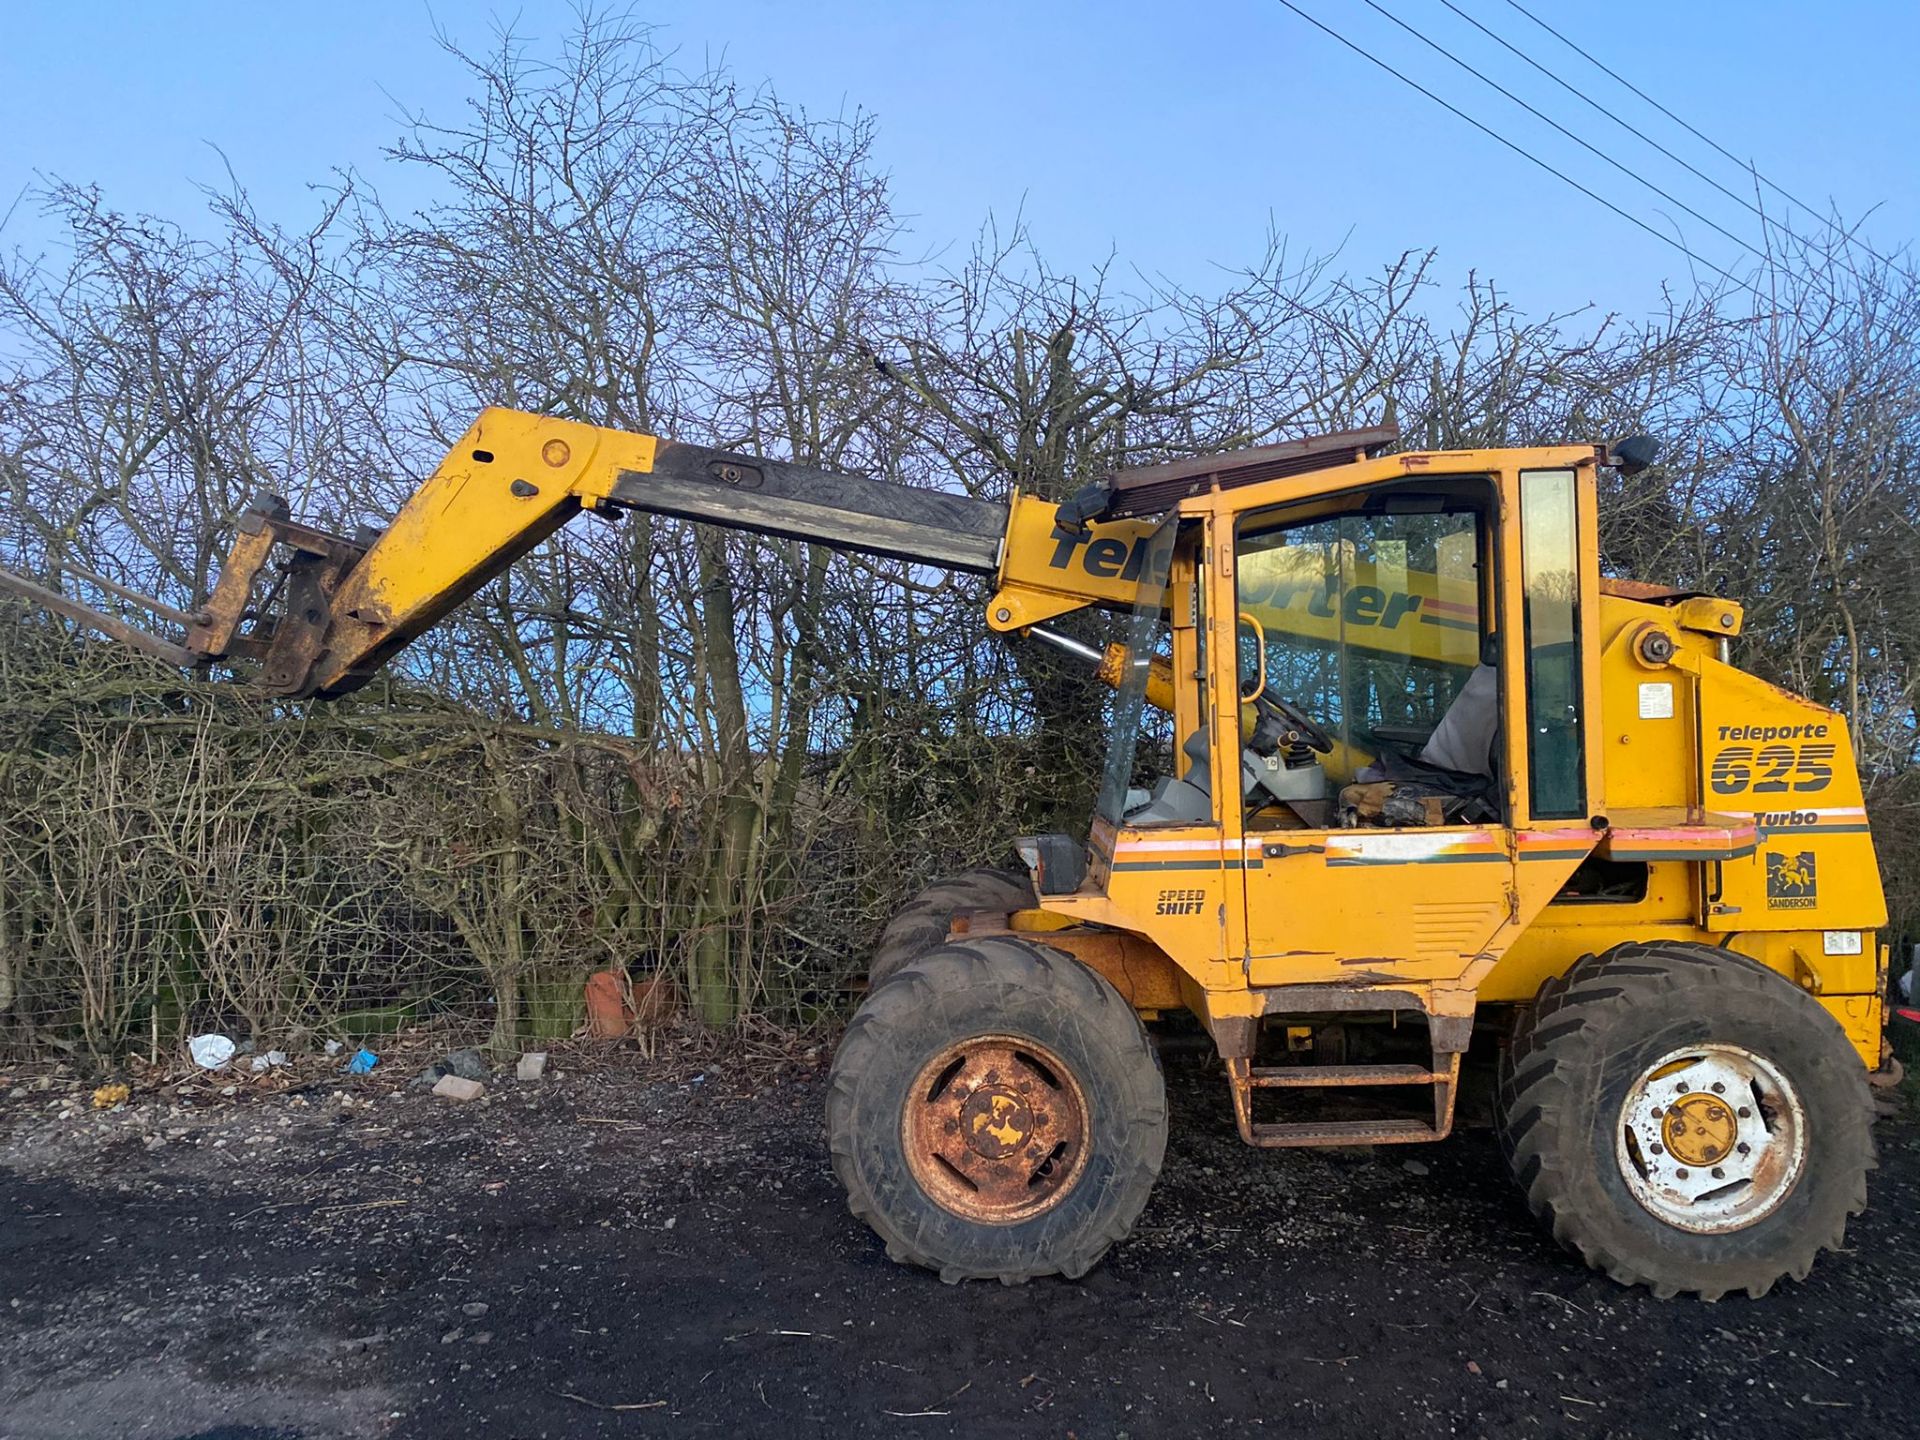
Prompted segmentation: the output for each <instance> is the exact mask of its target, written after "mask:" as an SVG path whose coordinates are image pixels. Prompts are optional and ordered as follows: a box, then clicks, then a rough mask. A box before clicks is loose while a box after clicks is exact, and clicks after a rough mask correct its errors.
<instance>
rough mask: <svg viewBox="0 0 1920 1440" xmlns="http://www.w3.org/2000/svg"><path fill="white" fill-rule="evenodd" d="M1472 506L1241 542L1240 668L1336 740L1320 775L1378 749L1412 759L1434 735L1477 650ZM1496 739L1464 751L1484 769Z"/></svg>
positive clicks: (1340, 777) (1354, 518) (1289, 530)
mask: <svg viewBox="0 0 1920 1440" xmlns="http://www.w3.org/2000/svg"><path fill="white" fill-rule="evenodd" d="M1481 530H1482V526H1481V521H1480V516H1479V513H1478V512H1477V511H1473V510H1467V509H1454V510H1437V509H1435V508H1433V507H1432V506H1431V504H1429V505H1428V506H1427V508H1426V509H1425V510H1424V511H1422V512H1421V513H1392V512H1391V511H1387V512H1383V513H1360V514H1347V515H1336V516H1329V517H1326V518H1323V519H1317V520H1308V521H1302V522H1297V523H1295V524H1292V525H1281V526H1273V527H1269V528H1265V529H1261V528H1258V527H1257V526H1249V527H1248V528H1247V529H1245V530H1244V531H1243V532H1242V534H1241V537H1240V540H1239V544H1238V554H1237V560H1236V570H1237V579H1238V604H1239V609H1240V611H1241V613H1242V615H1244V616H1248V617H1250V618H1251V619H1252V620H1253V621H1255V622H1257V628H1256V626H1255V625H1252V624H1245V623H1243V624H1242V626H1241V628H1240V647H1241V651H1242V653H1241V656H1240V669H1241V673H1242V674H1243V675H1246V674H1255V673H1257V672H1258V670H1259V663H1258V656H1257V655H1256V653H1255V647H1256V645H1257V644H1258V643H1259V642H1258V640H1257V639H1256V638H1255V637H1256V636H1260V635H1264V640H1265V658H1266V685H1267V688H1268V690H1269V691H1270V692H1272V693H1273V694H1275V695H1277V696H1278V697H1279V698H1281V699H1283V700H1286V701H1288V702H1289V703H1291V704H1293V705H1295V706H1297V707H1298V708H1299V709H1301V710H1303V711H1305V712H1306V713H1307V714H1308V715H1310V716H1311V717H1313V719H1314V720H1316V721H1317V722H1318V723H1319V724H1320V725H1321V727H1322V728H1324V729H1325V730H1326V731H1327V732H1328V733H1329V734H1330V735H1331V736H1333V738H1334V739H1335V740H1336V741H1337V742H1338V743H1337V744H1336V746H1335V749H1334V753H1333V754H1332V755H1329V756H1328V757H1326V760H1325V765H1326V769H1327V772H1328V777H1329V779H1330V780H1331V781H1333V782H1335V783H1345V782H1347V781H1350V780H1352V779H1353V778H1354V775H1355V774H1356V773H1357V772H1358V771H1359V770H1361V769H1363V768H1364V767H1365V766H1366V765H1367V764H1369V763H1370V762H1371V761H1372V760H1373V759H1374V758H1375V757H1376V756H1378V755H1379V754H1380V752H1381V749H1382V747H1383V746H1397V747H1399V748H1400V750H1401V751H1402V752H1405V753H1410V754H1417V753H1418V752H1420V751H1421V750H1422V749H1423V748H1424V747H1426V746H1428V745H1429V744H1430V743H1431V742H1433V740H1434V736H1435V732H1436V730H1438V729H1440V727H1441V724H1442V721H1443V720H1444V719H1445V718H1446V716H1447V712H1448V710H1449V708H1450V707H1451V706H1452V705H1453V702H1454V701H1455V699H1456V698H1458V697H1459V695H1460V692H1461V691H1462V690H1463V689H1464V688H1465V687H1466V685H1467V682H1468V680H1469V678H1470V677H1471V676H1472V675H1473V673H1474V670H1475V667H1476V666H1477V665H1478V664H1479V662H1480V658H1481V636H1482V633H1483V626H1482V623H1481V613H1480V610H1481V607H1480V593H1481V586H1480V570H1479V566H1480V555H1481V552H1482V548H1483V546H1482V535H1481ZM1491 740H1492V736H1491V735H1490V734H1488V735H1485V736H1474V737H1471V740H1470V742H1469V743H1467V744H1465V745H1463V746H1462V747H1461V749H1462V753H1463V755H1464V756H1465V758H1464V759H1463V760H1462V762H1461V763H1462V764H1463V765H1464V766H1465V767H1467V768H1470V769H1474V770H1481V769H1484V770H1486V772H1487V773H1488V774H1491V773H1492V769H1491V766H1492V758H1491Z"/></svg>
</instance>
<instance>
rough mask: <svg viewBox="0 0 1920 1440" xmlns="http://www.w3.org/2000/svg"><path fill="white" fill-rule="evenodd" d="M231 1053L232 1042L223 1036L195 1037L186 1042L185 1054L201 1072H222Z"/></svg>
mask: <svg viewBox="0 0 1920 1440" xmlns="http://www.w3.org/2000/svg"><path fill="white" fill-rule="evenodd" d="M233 1051H234V1044H233V1041H231V1040H229V1039H228V1038H227V1037H226V1036H224V1035H196V1036H194V1037H193V1038H192V1039H191V1040H189V1041H187V1053H188V1054H190V1055H192V1056H193V1063H194V1064H196V1065H198V1066H199V1067H200V1068H201V1069H202V1070H224V1069H225V1068H226V1065H227V1062H228V1061H229V1060H231V1059H233Z"/></svg>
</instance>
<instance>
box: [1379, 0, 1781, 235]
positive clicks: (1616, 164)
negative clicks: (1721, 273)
mask: <svg viewBox="0 0 1920 1440" xmlns="http://www.w3.org/2000/svg"><path fill="white" fill-rule="evenodd" d="M1366 6H1367V8H1368V9H1369V10H1372V11H1375V12H1376V13H1378V14H1381V15H1384V16H1386V18H1387V19H1389V20H1391V21H1392V22H1393V23H1394V24H1395V25H1398V26H1399V27H1400V28H1401V29H1402V30H1404V31H1406V32H1407V34H1409V35H1411V36H1413V38H1414V39H1416V40H1418V41H1419V42H1420V43H1421V44H1422V45H1425V46H1426V47H1427V48H1428V49H1429V50H1434V51H1437V52H1439V53H1440V54H1442V55H1444V56H1446V57H1447V59H1449V60H1451V61H1452V62H1453V63H1454V64H1456V65H1458V66H1459V67H1460V68H1461V69H1462V70H1464V71H1466V72H1467V73H1468V74H1469V75H1471V76H1473V78H1474V79H1476V80H1478V81H1479V82H1480V83H1481V84H1483V85H1485V86H1487V87H1488V88H1489V89H1492V90H1496V91H1498V92H1499V93H1500V94H1502V95H1505V96H1506V97H1507V98H1508V99H1509V100H1511V101H1513V103H1514V104H1516V105H1518V106H1519V107H1520V108H1521V109H1522V110H1524V111H1526V112H1527V113H1528V114H1529V115H1531V116H1533V118H1534V119H1536V120H1540V121H1544V122H1545V123H1546V124H1548V125H1551V126H1552V127H1553V128H1554V129H1555V130H1557V131H1559V132H1560V133H1561V134H1562V135H1564V136H1566V137H1567V139H1569V140H1571V141H1573V143H1574V144H1576V145H1578V146H1579V147H1580V148H1581V149H1582V150H1585V151H1586V152H1587V153H1588V154H1590V155H1595V156H1598V157H1599V158H1600V159H1602V160H1604V161H1606V162H1607V164H1609V165H1611V166H1612V167H1613V168H1614V169H1616V170H1618V171H1619V172H1620V173H1621V174H1622V175H1624V176H1626V177H1627V178H1628V179H1629V180H1631V181H1633V182H1634V183H1635V184H1638V185H1644V186H1646V187H1647V189H1649V190H1651V191H1653V193H1654V194H1656V195H1658V196H1659V197H1660V198H1661V199H1662V200H1665V201H1666V202H1667V203H1668V204H1669V205H1677V206H1678V207H1679V208H1680V209H1682V210H1684V211H1686V212H1687V214H1689V215H1691V216H1692V217H1693V218H1694V219H1696V220H1698V221H1699V222H1700V223H1701V224H1702V225H1705V226H1706V227H1707V228H1708V229H1709V230H1714V231H1717V232H1719V233H1720V234H1721V235H1723V236H1725V237H1726V238H1727V239H1729V240H1731V241H1732V242H1733V243H1734V244H1736V245H1738V246H1739V247H1740V248H1741V249H1742V250H1745V251H1747V252H1748V253H1749V254H1751V255H1753V256H1755V257H1756V258H1757V259H1761V260H1766V259H1769V258H1770V257H1769V256H1768V255H1767V253H1766V252H1765V251H1764V250H1761V249H1759V248H1757V247H1756V246H1754V245H1751V244H1749V243H1748V242H1747V241H1745V240H1742V239H1741V238H1740V237H1739V236H1738V235H1736V234H1734V233H1733V232H1732V231H1731V230H1729V229H1727V228H1726V227H1725V226H1724V225H1719V224H1716V223H1715V222H1714V221H1712V220H1709V219H1708V218H1707V217H1706V216H1704V215H1702V214H1701V213H1700V212H1699V211H1698V210H1696V209H1694V208H1693V207H1692V206H1691V205H1689V204H1687V202H1686V201H1684V200H1682V199H1680V198H1679V197H1678V196H1677V195H1672V194H1669V193H1668V192H1667V191H1665V190H1662V189H1661V188H1660V187H1659V186H1658V185H1656V184H1654V183H1653V181H1651V180H1649V179H1647V178H1646V176H1644V175H1641V174H1639V173H1638V172H1637V171H1635V170H1633V169H1631V168H1630V167H1628V166H1626V165H1623V164H1622V163H1621V162H1620V161H1618V160H1616V159H1614V158H1613V156H1611V155H1609V154H1607V152H1606V151H1604V150H1602V149H1600V147H1599V146H1597V145H1594V144H1591V143H1589V142H1588V141H1586V140H1583V139H1581V137H1580V136H1578V135H1576V134H1574V133H1573V131H1571V130H1569V129H1568V128H1567V127H1566V126H1564V125H1562V124H1561V123H1560V122H1559V121H1558V120H1555V119H1554V118H1553V117H1552V116H1550V115H1547V114H1545V113H1543V112H1542V111H1540V110H1537V109H1535V108H1534V107H1533V106H1532V105H1529V104H1528V103H1527V102H1526V101H1524V100H1522V99H1521V98H1520V97H1519V96H1518V95H1515V94H1514V93H1513V92H1512V91H1511V90H1508V89H1507V88H1506V87H1505V86H1503V85H1501V84H1500V83H1499V82H1497V81H1495V80H1492V79H1490V78H1489V77H1488V76H1486V75H1485V74H1483V73H1482V72H1480V71H1478V70H1476V69H1474V68H1473V66H1471V65H1469V64H1468V63H1467V62H1466V61H1464V60H1462V59H1461V58H1460V57H1459V56H1458V55H1456V54H1454V53H1453V52H1452V51H1451V50H1449V49H1447V47H1446V46H1444V45H1442V44H1441V43H1440V42H1439V41H1437V40H1432V39H1429V38H1428V37H1427V36H1426V35H1424V34H1422V33H1421V32H1420V31H1419V30H1417V29H1415V28H1414V27H1413V26H1411V25H1409V24H1408V23H1407V22H1406V21H1404V20H1402V19H1401V18H1400V17H1399V16H1398V15H1396V14H1394V13H1393V12H1392V11H1391V10H1389V9H1387V8H1386V7H1385V6H1383V5H1379V4H1376V3H1375V0H1366Z"/></svg>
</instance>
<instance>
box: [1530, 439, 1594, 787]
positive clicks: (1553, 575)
mask: <svg viewBox="0 0 1920 1440" xmlns="http://www.w3.org/2000/svg"><path fill="white" fill-rule="evenodd" d="M1578 514H1579V511H1578V507H1577V506H1576V503H1575V495H1574V479H1573V471H1571V470H1527V471H1523V472H1522V473H1521V476H1520V573H1521V580H1522V583H1523V586H1524V588H1525V596H1526V635H1525V640H1526V647H1527V677H1526V678H1527V773H1528V777H1529V784H1530V786H1531V788H1532V792H1533V814H1534V817H1535V818H1536V819H1540V820H1566V819H1572V818H1575V817H1577V816H1581V815H1584V814H1586V813H1587V787H1586V769H1585V763H1584V751H1583V750H1582V748H1581V743H1580V742H1581V695H1580V644H1579V637H1580V588H1579V587H1580V564H1579V556H1580V547H1579V535H1578V533H1577V530H1578Z"/></svg>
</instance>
